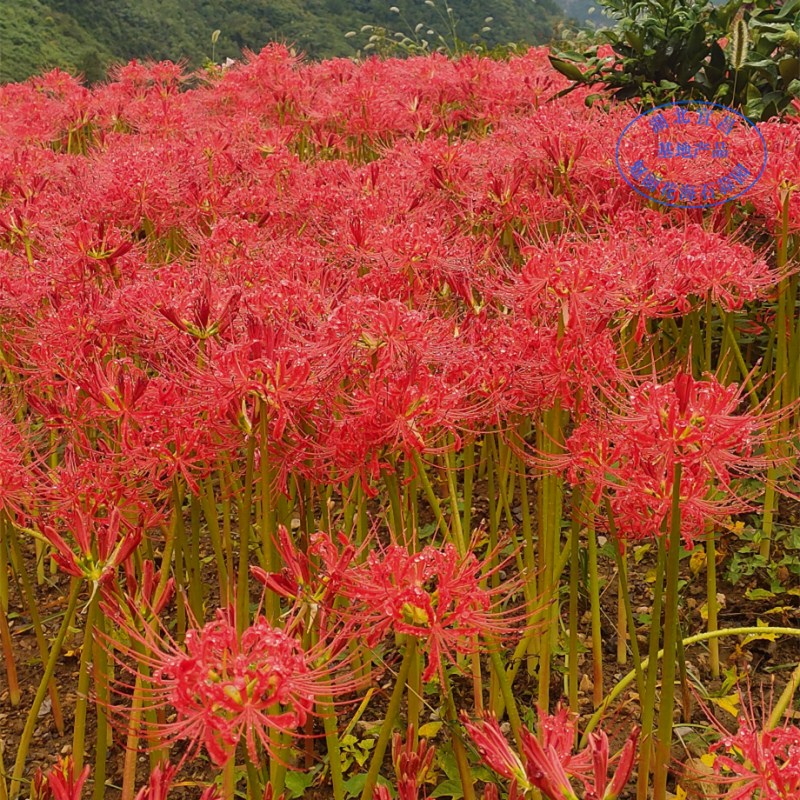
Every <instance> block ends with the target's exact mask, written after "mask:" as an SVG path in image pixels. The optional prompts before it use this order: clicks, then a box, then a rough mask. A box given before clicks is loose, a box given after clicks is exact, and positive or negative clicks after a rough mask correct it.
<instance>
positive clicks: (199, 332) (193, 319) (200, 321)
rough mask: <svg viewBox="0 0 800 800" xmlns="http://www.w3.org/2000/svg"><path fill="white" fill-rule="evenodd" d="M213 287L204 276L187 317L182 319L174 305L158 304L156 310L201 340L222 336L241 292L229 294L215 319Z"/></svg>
mask: <svg viewBox="0 0 800 800" xmlns="http://www.w3.org/2000/svg"><path fill="white" fill-rule="evenodd" d="M214 289H215V287H214V286H213V284H212V283H211V281H210V280H209V279H208V278H205V279H204V280H203V284H202V286H201V287H200V291H199V292H198V293H197V294H196V295H195V296H194V298H193V299H192V302H191V309H190V313H189V318H188V319H184V318H183V317H182V316H181V315H180V313H179V312H178V310H177V309H176V308H175V307H174V306H160V307H159V308H158V310H159V311H160V312H161V313H162V314H163V315H164V317H165V318H166V319H167V320H169V322H171V323H172V324H173V325H174V326H175V327H176V328H177V329H178V330H180V331H183V332H184V333H188V334H189V335H190V336H192V337H193V338H195V339H200V340H203V339H209V338H211V337H212V336H222V335H223V334H224V333H225V331H227V330H228V328H229V327H230V326H231V323H232V322H233V319H234V317H235V315H236V309H237V306H238V303H239V298H240V297H241V293H240V292H234V293H233V294H232V295H230V297H228V299H227V301H226V302H225V304H224V305H223V306H222V308H221V310H220V311H219V312H218V313H217V315H216V319H213V320H212V317H211V311H212V305H213V301H214Z"/></svg>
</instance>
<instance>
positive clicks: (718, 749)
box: [711, 697, 800, 800]
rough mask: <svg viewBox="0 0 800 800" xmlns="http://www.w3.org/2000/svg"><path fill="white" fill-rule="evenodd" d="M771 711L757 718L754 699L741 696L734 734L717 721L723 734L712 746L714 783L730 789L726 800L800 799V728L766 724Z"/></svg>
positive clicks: (726, 794)
mask: <svg viewBox="0 0 800 800" xmlns="http://www.w3.org/2000/svg"><path fill="white" fill-rule="evenodd" d="M768 715H769V710H768V709H765V710H764V716H763V717H762V719H761V720H758V719H756V710H755V706H754V704H753V702H752V698H750V699H746V698H744V697H742V713H741V715H740V716H739V720H738V728H737V730H736V731H735V732H734V733H730V732H728V731H726V730H725V729H724V728H722V726H721V725H720V724H719V723H718V722H716V720H715V726H716V727H717V728H718V729H719V730H720V732H721V733H722V734H723V735H722V738H721V739H720V741H719V742H717V743H716V744H714V745H712V747H711V753H712V754H713V755H714V757H715V758H714V778H713V780H714V782H715V783H717V784H723V785H726V786H729V788H728V790H727V791H726V793H725V795H724V797H725V799H726V800H794V798H797V797H799V796H800V727H798V726H797V725H790V724H789V722H788V721H785V722H784V723H783V724H782V725H780V726H778V727H776V728H770V726H769V723H768V722H767V717H768Z"/></svg>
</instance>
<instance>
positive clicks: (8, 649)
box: [0, 604, 22, 706]
mask: <svg viewBox="0 0 800 800" xmlns="http://www.w3.org/2000/svg"><path fill="white" fill-rule="evenodd" d="M0 643H2V650H3V658H4V661H5V662H6V679H7V681H8V694H9V699H10V701H11V705H12V706H18V705H19V701H20V699H21V697H22V695H21V692H20V688H19V678H18V677H17V663H16V661H15V660H14V649H13V648H12V646H11V630H10V629H9V627H8V618H7V617H6V612H5V611H4V610H3V606H2V604H0Z"/></svg>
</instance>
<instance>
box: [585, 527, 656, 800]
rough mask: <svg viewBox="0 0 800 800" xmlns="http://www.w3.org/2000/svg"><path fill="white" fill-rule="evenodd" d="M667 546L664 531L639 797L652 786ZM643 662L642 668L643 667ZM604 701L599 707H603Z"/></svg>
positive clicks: (653, 614) (644, 798) (643, 797)
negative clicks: (651, 771)
mask: <svg viewBox="0 0 800 800" xmlns="http://www.w3.org/2000/svg"><path fill="white" fill-rule="evenodd" d="M665 562H666V548H665V546H664V534H663V533H662V535H661V536H659V537H658V557H657V561H656V581H655V585H654V586H653V608H652V611H651V614H650V646H649V653H648V658H647V664H648V666H647V677H646V680H645V689H644V695H642V739H641V746H640V747H639V770H638V785H637V790H636V791H637V795H636V797H637V800H647V798H648V796H649V787H650V761H651V758H650V757H651V755H652V750H653V725H654V722H655V715H656V688H657V681H656V677H657V672H658V669H657V667H658V664H657V661H658V659H657V655H658V653H659V649H658V646H659V644H660V640H661V604H662V600H663V593H664V566H665ZM644 666H645V664H644V662H643V663H642V669H644ZM602 707H603V705H602V703H601V704H600V708H602Z"/></svg>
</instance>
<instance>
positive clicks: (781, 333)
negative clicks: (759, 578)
mask: <svg viewBox="0 0 800 800" xmlns="http://www.w3.org/2000/svg"><path fill="white" fill-rule="evenodd" d="M776 244H777V248H776V267H777V269H778V272H780V273H782V274H784V273H785V271H786V262H787V257H788V245H789V194H788V192H787V194H786V197H785V198H784V201H783V205H782V207H781V220H780V232H779V234H778V241H777V243H776ZM788 299H789V277H788V276H784V277H783V278H781V281H780V283H779V284H778V308H777V311H776V314H775V373H774V380H773V384H772V408H773V410H775V411H778V410H779V409H781V408H785V407H787V406H788V401H789V400H790V397H789V395H790V389H789V386H788V385H787V384H788V382H789V353H788V349H789V343H788V342H787V338H788V337H787V331H786V322H787V317H788V309H787V304H788ZM793 311H794V307H792V312H793ZM787 422H788V419H787ZM782 428H783V424H782V422H781V421H780V420H779V421H778V422H777V423H776V424H775V429H774V437H775V442H773V443H772V447H769V446H768V447H767V457H768V458H769V457H771V456H774V455H775V453H773V452H770V451H771V450H772V449H773V447H775V448H777V451H778V455H781V454H782V452H781V451H782V448H781V446H780V441H781V434H782ZM776 479H777V470H776V469H774V468H772V469H769V470H768V471H767V485H766V491H765V494H764V521H763V524H762V532H763V538H762V540H761V548H760V554H761V556H762V557H763V558H765V559H769V551H770V546H771V542H772V529H773V524H774V515H775V512H776V511H777V505H778V501H777V495H776V492H775V482H776Z"/></svg>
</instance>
